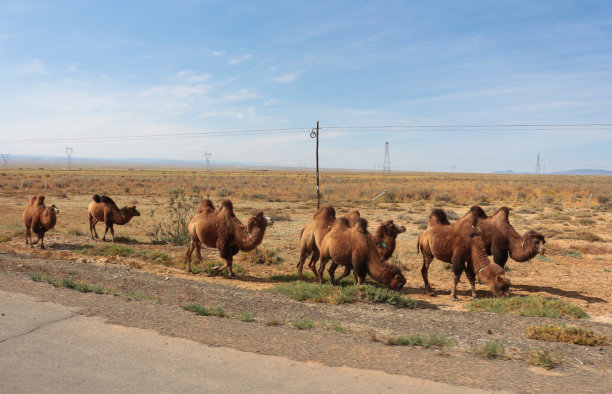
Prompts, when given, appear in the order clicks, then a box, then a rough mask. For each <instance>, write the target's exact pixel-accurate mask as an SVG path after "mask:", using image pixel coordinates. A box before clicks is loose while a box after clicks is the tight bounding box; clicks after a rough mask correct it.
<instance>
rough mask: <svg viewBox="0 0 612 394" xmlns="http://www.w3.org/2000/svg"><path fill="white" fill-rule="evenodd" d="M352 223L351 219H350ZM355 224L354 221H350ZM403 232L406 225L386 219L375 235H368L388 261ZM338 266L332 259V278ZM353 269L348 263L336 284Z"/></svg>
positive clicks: (384, 259)
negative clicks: (398, 237)
mask: <svg viewBox="0 0 612 394" xmlns="http://www.w3.org/2000/svg"><path fill="white" fill-rule="evenodd" d="M349 223H350V221H349ZM350 224H351V225H354V223H350ZM403 232H406V227H404V226H400V225H397V224H395V223H393V220H385V221H383V222H381V223H380V225H379V226H378V228H377V229H376V232H375V233H374V235H372V234H370V232H368V236H369V237H370V238H372V240H373V241H374V245H376V247H377V248H378V252H379V253H380V254H381V256H382V259H383V261H387V260H389V259H390V258H391V256H392V255H393V252H394V251H395V246H396V239H397V236H398V235H399V234H401V233H403ZM336 268H338V264H336V263H335V262H333V261H332V263H331V266H330V267H329V271H328V272H329V275H330V277H331V278H333V277H334V273H335V271H336ZM351 270H352V266H350V265H347V266H345V267H344V273H343V274H342V275H341V276H340V277H339V278H338V279H337V280H336V281H335V283H334V282H332V283H333V284H334V285H335V284H336V283H338V282H340V281H341V280H342V279H344V278H346V277H347V276H348V275H349V274H350V272H351Z"/></svg>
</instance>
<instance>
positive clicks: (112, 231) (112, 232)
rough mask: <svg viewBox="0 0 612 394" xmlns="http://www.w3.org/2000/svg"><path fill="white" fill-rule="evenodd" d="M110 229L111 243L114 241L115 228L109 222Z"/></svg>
mask: <svg viewBox="0 0 612 394" xmlns="http://www.w3.org/2000/svg"><path fill="white" fill-rule="evenodd" d="M110 231H111V235H112V236H113V243H115V229H114V227H113V225H112V223H111V225H110Z"/></svg>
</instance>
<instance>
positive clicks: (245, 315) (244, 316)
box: [238, 311, 255, 322]
mask: <svg viewBox="0 0 612 394" xmlns="http://www.w3.org/2000/svg"><path fill="white" fill-rule="evenodd" d="M238 320H240V321H244V322H252V321H255V317H254V316H253V314H252V313H251V312H249V311H244V312H242V313H241V314H240V315H238Z"/></svg>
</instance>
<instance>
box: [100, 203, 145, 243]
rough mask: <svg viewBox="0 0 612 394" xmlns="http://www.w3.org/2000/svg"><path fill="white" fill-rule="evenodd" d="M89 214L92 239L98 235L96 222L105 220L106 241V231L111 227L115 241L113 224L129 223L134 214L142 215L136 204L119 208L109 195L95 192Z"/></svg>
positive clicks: (104, 239) (103, 238)
mask: <svg viewBox="0 0 612 394" xmlns="http://www.w3.org/2000/svg"><path fill="white" fill-rule="evenodd" d="M88 215H89V232H90V233H91V239H94V234H95V237H96V238H99V237H98V232H97V231H96V224H97V223H98V222H104V224H106V229H105V230H104V236H103V237H102V240H103V241H106V233H107V232H108V230H109V229H110V231H111V235H112V236H113V243H114V242H115V229H114V228H113V225H115V224H119V225H123V224H127V223H129V221H130V220H132V218H133V217H134V216H140V212H138V211H137V210H136V206H135V205H133V206H131V207H123V208H121V209H119V207H118V206H117V204H115V202H114V201H113V200H112V199H111V198H110V197H108V196H99V195H97V194H94V195H93V197H92V201H91V203H90V204H89V208H88Z"/></svg>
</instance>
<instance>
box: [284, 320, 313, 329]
mask: <svg viewBox="0 0 612 394" xmlns="http://www.w3.org/2000/svg"><path fill="white" fill-rule="evenodd" d="M289 324H291V325H292V326H293V327H295V328H297V329H298V330H308V329H311V328H314V322H313V321H312V320H311V319H309V318H307V317H305V318H303V319H299V320H298V319H290V320H289Z"/></svg>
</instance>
